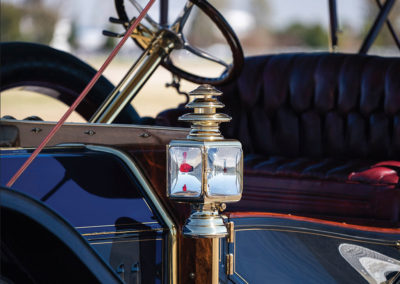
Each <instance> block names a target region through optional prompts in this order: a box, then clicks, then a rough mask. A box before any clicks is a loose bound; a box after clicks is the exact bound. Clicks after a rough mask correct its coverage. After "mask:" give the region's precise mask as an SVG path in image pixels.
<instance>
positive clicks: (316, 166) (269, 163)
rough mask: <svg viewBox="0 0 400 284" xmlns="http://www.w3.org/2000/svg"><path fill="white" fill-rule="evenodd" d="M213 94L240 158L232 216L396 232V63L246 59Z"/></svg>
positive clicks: (316, 57)
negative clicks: (314, 219)
mask: <svg viewBox="0 0 400 284" xmlns="http://www.w3.org/2000/svg"><path fill="white" fill-rule="evenodd" d="M221 90H222V91H223V92H224V95H223V97H222V99H221V100H222V101H223V102H224V103H225V105H226V108H225V109H224V112H225V113H228V114H230V115H231V116H232V117H233V119H232V122H231V123H229V124H225V125H224V124H222V126H221V128H222V131H223V133H224V135H225V136H226V137H228V138H235V139H239V140H240V141H241V142H242V144H243V147H244V150H245V153H246V156H245V179H244V194H243V199H242V201H241V202H239V203H238V204H236V205H232V206H230V208H232V210H241V211H243V210H251V211H254V210H259V211H276V212H284V213H293V214H307V215H321V216H325V217H326V218H330V216H332V218H333V219H335V218H336V219H337V218H338V217H341V218H342V219H344V220H347V219H349V218H350V219H354V220H353V221H354V222H355V223H362V222H361V221H357V220H356V219H359V218H360V219H365V218H368V219H369V220H371V219H373V220H375V221H376V222H375V221H374V222H375V223H376V224H377V223H379V222H383V223H385V222H386V221H389V223H390V224H391V225H393V226H398V225H400V213H399V212H400V189H399V188H398V182H399V176H398V169H400V168H399V166H400V162H397V161H396V159H397V160H399V159H400V58H382V57H376V56H365V55H354V54H331V53H318V54H315V53H313V54H280V55H270V56H259V57H252V58H247V59H246V62H245V66H244V70H243V71H242V75H241V77H240V78H239V79H238V80H237V81H236V82H234V83H231V84H230V85H227V86H223V87H222V88H221ZM183 112H185V111H184V110H182V109H177V110H174V111H167V112H165V113H163V114H161V115H160V116H159V117H158V118H157V119H158V121H159V122H162V121H163V120H164V122H162V123H163V124H164V125H165V124H168V123H167V122H166V121H173V120H175V121H176V118H177V117H178V116H179V115H181V114H182V113H183ZM167 117H168V119H166V118H167ZM172 124H173V123H172ZM169 125H171V124H169ZM385 161H388V162H385ZM381 162H382V163H381ZM379 163H381V164H379ZM346 218H347V219H346ZM364 221H365V220H364ZM364 221H363V222H364ZM367 223H368V222H367Z"/></svg>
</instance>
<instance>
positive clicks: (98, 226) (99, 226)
mask: <svg viewBox="0 0 400 284" xmlns="http://www.w3.org/2000/svg"><path fill="white" fill-rule="evenodd" d="M142 224H158V222H141V223H140V224H138V223H127V224H120V226H130V225H142ZM101 227H115V224H111V225H97V226H86V227H75V229H88V228H101Z"/></svg>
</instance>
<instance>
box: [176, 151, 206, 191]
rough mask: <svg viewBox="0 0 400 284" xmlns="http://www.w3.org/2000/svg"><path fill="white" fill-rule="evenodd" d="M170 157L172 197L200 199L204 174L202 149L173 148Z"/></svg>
mask: <svg viewBox="0 0 400 284" xmlns="http://www.w3.org/2000/svg"><path fill="white" fill-rule="evenodd" d="M168 157H169V161H168V162H169V173H168V174H169V186H168V188H169V191H170V192H169V193H170V195H171V196H176V197H199V196H200V194H201V173H202V161H201V150H200V148H195V147H171V148H170V149H169V155H168Z"/></svg>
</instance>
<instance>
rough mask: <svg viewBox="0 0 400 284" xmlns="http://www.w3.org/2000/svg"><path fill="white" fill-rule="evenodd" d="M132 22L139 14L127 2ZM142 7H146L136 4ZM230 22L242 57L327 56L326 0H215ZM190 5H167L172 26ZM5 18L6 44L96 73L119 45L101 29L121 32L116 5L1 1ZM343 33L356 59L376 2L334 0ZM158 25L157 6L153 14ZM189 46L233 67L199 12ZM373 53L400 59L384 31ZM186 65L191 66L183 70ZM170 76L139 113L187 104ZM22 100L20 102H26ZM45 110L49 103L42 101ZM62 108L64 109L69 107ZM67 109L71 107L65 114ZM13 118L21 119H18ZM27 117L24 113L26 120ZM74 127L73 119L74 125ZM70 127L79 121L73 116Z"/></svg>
mask: <svg viewBox="0 0 400 284" xmlns="http://www.w3.org/2000/svg"><path fill="white" fill-rule="evenodd" d="M126 2H127V4H126V7H127V10H128V12H129V13H128V14H129V16H135V15H137V14H138V13H137V11H136V10H135V9H134V8H133V7H129V1H126ZM138 2H139V3H141V5H142V6H145V4H146V2H147V1H138ZM209 2H210V3H212V4H213V5H214V6H215V7H216V8H217V9H218V10H219V11H220V12H221V13H222V14H223V15H224V17H225V18H226V19H227V21H228V22H229V23H230V24H231V26H232V27H233V29H234V30H235V32H236V33H237V35H238V37H239V39H240V41H241V43H242V46H243V49H244V52H245V55H246V56H251V55H258V54H267V53H282V52H314V51H328V50H329V9H328V1H327V0H319V1H316V0H301V1H299V0H246V1H243V0H210V1H209ZM184 4H185V1H182V0H171V1H169V21H170V22H172V21H173V20H174V19H175V18H176V16H177V15H178V14H179V12H180V11H181V10H182V8H183V6H184ZM0 11H1V17H0V21H1V22H0V28H1V30H0V40H1V41H29V42H37V43H42V44H46V45H50V46H52V47H54V48H57V49H61V50H64V51H67V52H70V53H72V54H74V55H75V56H77V57H79V58H80V59H82V60H84V61H86V62H88V63H89V64H90V65H92V66H93V67H95V68H99V67H100V66H101V64H102V63H103V62H104V60H105V58H106V56H107V55H108V54H109V52H110V51H111V50H112V48H113V47H114V46H115V45H116V42H117V41H116V39H114V38H108V37H105V36H103V35H102V30H110V31H114V32H122V31H123V29H122V27H120V26H116V25H115V24H111V23H110V22H109V21H108V18H109V17H110V16H112V17H116V12H115V8H114V1H112V0H102V1H98V0H85V1H81V0H68V1H63V0H2V1H1V9H0ZM337 12H338V22H339V28H340V31H341V32H340V33H339V34H338V36H339V45H338V51H340V52H350V53H356V52H357V51H358V49H359V48H360V46H361V43H362V39H363V38H364V37H365V35H366V33H367V32H368V29H369V28H370V27H371V25H372V23H373V21H374V19H375V17H376V15H377V13H378V7H377V5H376V1H375V0H352V1H348V0H337ZM150 15H151V17H152V18H153V19H155V20H156V21H158V18H159V3H157V1H156V4H154V5H153V7H152V8H151V11H150ZM389 18H390V20H391V22H392V24H393V26H394V28H395V30H396V31H397V33H399V31H400V1H396V3H395V4H394V7H393V9H392V11H391V13H390V15H389ZM185 35H186V37H187V38H188V40H189V42H190V43H191V44H192V45H194V46H196V47H199V48H201V49H203V50H206V51H207V52H209V53H211V54H213V55H216V56H217V57H220V58H223V59H224V60H226V61H228V62H229V61H230V60H231V59H230V51H229V47H228V46H227V45H226V44H225V43H224V40H223V37H222V36H221V34H220V33H219V32H218V31H217V29H216V28H215V27H213V23H212V22H211V21H210V20H209V19H207V17H206V16H205V15H204V14H202V12H201V11H200V10H196V9H195V10H194V11H193V12H192V13H191V16H190V19H189V21H188V23H187V25H186V27H185ZM140 52H141V51H140V49H139V48H138V47H137V46H135V43H134V42H133V41H129V42H127V43H126V44H125V46H124V48H123V50H122V51H121V53H120V54H119V55H118V57H117V58H116V60H114V62H113V63H112V65H111V66H110V67H109V68H108V69H107V70H106V73H105V76H106V77H107V78H108V79H109V80H111V81H112V82H113V83H114V84H117V83H118V81H119V80H120V79H121V78H122V76H123V75H124V74H125V72H126V71H127V70H128V69H129V68H130V67H131V65H132V64H133V63H134V61H135V59H136V58H137V57H138V56H139V54H140ZM369 54H378V55H381V56H400V52H399V50H398V49H397V47H396V46H395V43H394V41H393V39H392V38H391V35H390V34H389V32H388V29H387V27H386V25H385V26H384V27H383V29H382V31H381V33H380V35H379V36H378V38H377V39H376V41H375V44H374V45H373V47H372V49H371V50H370V51H369ZM173 57H174V59H175V60H176V62H177V64H178V65H181V66H180V67H182V68H184V69H185V68H186V69H191V70H192V69H193V66H194V65H193V64H194V63H195V64H196V65H195V66H196V67H197V68H196V71H197V72H198V74H199V75H201V74H207V75H208V74H210V72H211V73H212V72H217V74H216V75H218V71H215V70H218V69H217V68H216V67H215V66H212V64H209V63H207V62H204V61H203V60H200V59H199V58H196V57H194V56H191V55H190V54H187V53H185V52H179V51H177V52H174V54H173ZM186 66H187V67H186ZM171 80H172V76H171V74H170V73H169V72H168V71H167V70H164V69H163V68H162V67H160V68H159V70H157V72H156V73H155V74H154V75H153V76H152V78H151V79H150V81H149V82H148V83H147V84H146V86H145V87H144V88H143V89H142V90H141V92H140V93H139V95H138V96H137V97H136V98H135V99H134V101H133V105H134V107H135V108H136V110H137V111H138V112H139V114H140V115H143V116H153V117H154V116H155V115H156V114H157V113H158V112H160V111H161V110H163V109H166V108H170V107H176V106H177V105H178V104H180V103H182V102H184V101H185V99H184V97H182V96H179V95H178V94H177V93H176V92H175V90H173V89H172V88H166V86H165V85H166V83H169V82H171ZM194 87H195V85H193V84H190V83H189V82H183V83H182V89H184V90H186V91H190V90H191V89H193V88H194ZM21 96H22V97H21ZM21 100H25V101H26V100H31V101H32V102H35V101H37V99H35V98H34V97H33V96H32V95H31V94H28V95H26V94H25V95H24V94H18V95H15V93H14V94H13V95H10V94H3V93H2V96H1V115H2V116H3V115H4V114H6V113H7V114H13V115H14V116H16V117H17V118H19V119H21V118H22V117H20V116H21V114H20V112H21V111H22V108H23V107H22V106H21V104H20V103H19V102H20V101H21ZM40 104H41V105H45V107H46V108H49V107H48V106H47V105H46V103H43V101H40ZM64 108H65V107H64ZM64 108H63V107H61V108H60V109H58V108H54V107H52V108H51V109H52V111H53V112H55V113H56V114H52V115H51V116H50V117H46V118H45V119H49V120H57V119H58V117H59V116H61V115H62V112H63V111H64ZM65 109H66V108H65ZM14 112H16V113H17V114H14ZM22 116H23V115H22ZM70 121H71V120H70ZM72 121H80V118H79V117H75V118H74V119H73V120H72Z"/></svg>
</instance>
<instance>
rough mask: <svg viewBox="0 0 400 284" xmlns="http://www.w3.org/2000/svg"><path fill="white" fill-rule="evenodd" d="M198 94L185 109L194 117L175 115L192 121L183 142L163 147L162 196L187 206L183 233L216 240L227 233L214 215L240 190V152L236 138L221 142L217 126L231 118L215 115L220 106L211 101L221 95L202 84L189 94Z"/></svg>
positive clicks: (240, 195) (240, 194) (221, 105)
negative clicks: (164, 173) (164, 188)
mask: <svg viewBox="0 0 400 284" xmlns="http://www.w3.org/2000/svg"><path fill="white" fill-rule="evenodd" d="M189 94H190V95H191V96H195V97H197V96H199V97H198V98H196V99H194V100H193V101H192V102H191V103H189V104H187V105H186V107H187V108H193V109H194V112H193V113H188V114H185V115H182V116H181V117H179V120H181V121H188V122H191V123H192V125H191V131H190V133H189V135H188V136H187V139H186V140H173V141H171V142H170V144H169V145H167V155H168V159H167V169H168V171H167V195H168V196H169V198H171V199H172V200H175V201H178V202H185V203H190V204H191V208H192V213H191V215H190V217H189V218H188V219H187V220H186V223H185V226H184V228H183V234H184V235H185V236H187V237H193V238H220V237H224V236H226V234H227V229H226V226H225V224H224V222H223V219H222V217H221V216H220V215H219V211H221V210H223V209H224V207H225V203H228V202H236V201H239V200H240V198H241V197H242V188H243V185H242V184H243V182H242V177H243V152H242V145H241V143H240V142H239V141H237V140H228V139H224V137H223V136H222V135H221V132H220V130H219V124H220V123H222V122H229V121H230V120H231V117H230V116H228V115H226V114H222V113H217V112H216V109H217V108H222V107H224V104H223V103H221V102H219V101H218V100H217V99H216V98H215V97H216V96H220V95H221V94H222V93H221V92H219V91H218V90H217V89H215V88H214V87H212V86H211V85H202V86H200V87H198V88H197V89H195V90H194V91H192V92H190V93H189Z"/></svg>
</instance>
